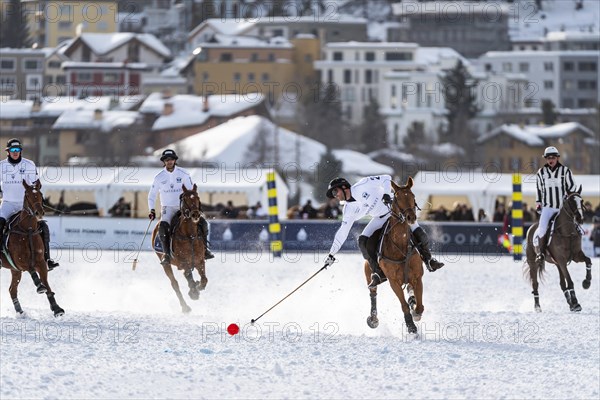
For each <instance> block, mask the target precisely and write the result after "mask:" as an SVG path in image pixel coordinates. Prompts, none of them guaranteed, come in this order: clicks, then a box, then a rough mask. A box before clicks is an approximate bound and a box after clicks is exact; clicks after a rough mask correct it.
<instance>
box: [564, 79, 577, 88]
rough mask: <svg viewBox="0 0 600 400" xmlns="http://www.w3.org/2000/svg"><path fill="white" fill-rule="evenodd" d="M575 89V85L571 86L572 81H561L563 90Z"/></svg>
mask: <svg viewBox="0 0 600 400" xmlns="http://www.w3.org/2000/svg"><path fill="white" fill-rule="evenodd" d="M574 87H575V85H574V84H573V81H572V80H570V79H565V80H564V81H563V89H565V90H568V89H573V88H574Z"/></svg>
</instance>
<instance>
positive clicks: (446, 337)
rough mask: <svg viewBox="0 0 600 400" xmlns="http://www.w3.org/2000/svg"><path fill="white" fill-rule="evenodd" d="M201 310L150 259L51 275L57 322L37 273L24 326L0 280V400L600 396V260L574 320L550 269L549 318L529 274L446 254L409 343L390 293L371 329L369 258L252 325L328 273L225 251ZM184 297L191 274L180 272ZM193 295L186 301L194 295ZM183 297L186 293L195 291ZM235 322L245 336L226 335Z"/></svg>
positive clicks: (94, 257)
mask: <svg viewBox="0 0 600 400" xmlns="http://www.w3.org/2000/svg"><path fill="white" fill-rule="evenodd" d="M219 257H220V258H218V259H215V260H213V261H210V262H209V264H208V267H207V273H208V278H209V283H208V287H207V290H206V291H205V292H203V293H202V294H201V298H200V300H198V301H191V300H188V304H189V305H190V306H191V307H192V308H193V311H192V313H191V314H189V315H183V314H181V312H180V307H179V304H178V302H177V300H176V298H175V295H174V293H173V291H172V289H171V287H170V285H169V283H168V280H167V278H166V276H165V275H164V273H163V271H162V268H161V267H160V266H159V264H158V263H157V261H156V258H155V256H154V255H153V254H151V253H143V254H141V256H140V263H139V265H138V268H137V270H136V271H135V272H134V271H132V270H131V259H132V258H133V257H132V255H131V254H126V253H123V252H121V253H115V252H104V253H102V254H97V253H95V252H91V251H90V252H79V251H76V252H74V253H73V254H67V253H66V252H65V253H63V254H61V256H60V261H61V267H60V268H59V269H57V270H55V271H53V272H51V273H50V277H51V283H52V285H53V290H54V291H55V292H56V298H57V301H58V302H59V304H60V305H61V306H62V307H63V308H64V309H65V310H66V314H65V316H64V317H62V318H59V319H55V318H54V317H53V316H52V314H51V312H50V310H49V307H48V305H47V302H46V298H45V296H43V295H38V294H36V293H35V291H34V289H33V284H32V283H31V280H30V279H29V277H27V276H25V277H24V279H23V282H22V283H21V287H20V289H21V291H20V299H21V304H22V305H23V308H24V309H25V310H26V313H27V316H26V317H21V318H17V317H15V314H14V310H13V307H12V303H11V301H10V298H9V295H8V285H9V282H10V273H9V271H8V270H5V269H4V270H2V271H1V274H0V328H1V331H0V334H1V335H0V345H1V346H0V350H1V351H0V397H1V398H3V399H9V398H28V399H38V398H44V399H69V398H87V399H99V398H114V399H125V398H127V399H129V398H181V399H184V398H311V399H312V398H367V397H369V398H598V396H599V395H600V337H599V336H600V334H599V328H600V320H599V315H600V312H599V311H600V295H599V293H600V291H599V289H598V287H599V285H598V282H599V260H598V258H596V259H594V267H593V271H592V272H593V274H594V277H593V280H592V287H591V289H590V290H587V291H584V290H583V289H582V288H581V281H582V280H583V277H584V275H585V273H584V271H585V268H584V266H583V265H579V264H577V265H574V266H571V271H572V275H573V278H574V281H575V282H576V285H577V286H576V292H577V295H578V297H579V301H580V303H581V305H582V306H583V311H582V312H581V313H578V314H573V313H571V312H569V310H568V306H567V304H566V302H565V301H564V297H563V295H562V293H561V291H560V289H559V287H558V276H557V272H556V269H555V268H554V267H553V266H550V265H549V268H548V276H547V279H546V283H545V284H544V285H542V286H541V305H542V308H543V310H544V311H543V312H542V313H541V314H536V313H535V312H533V298H532V296H531V294H530V292H531V288H530V286H529V284H528V283H527V282H526V281H525V280H524V279H523V278H522V264H521V263H516V262H514V261H513V260H512V259H511V258H509V257H503V258H485V257H482V256H468V255H462V256H452V257H451V256H447V257H445V258H444V261H445V262H446V263H447V265H446V267H444V268H443V269H442V270H440V271H437V272H435V273H428V272H426V273H425V274H426V275H425V285H426V287H425V301H424V303H425V314H424V316H423V319H422V320H421V322H420V323H417V325H418V327H419V332H420V337H419V338H417V339H411V338H409V337H408V335H407V334H406V328H405V326H404V321H403V317H402V314H401V311H400V307H399V304H398V301H397V299H396V298H395V296H394V295H393V293H392V291H391V290H390V289H389V287H388V285H387V284H384V285H383V287H382V288H381V289H380V294H379V316H380V320H381V323H380V326H379V328H377V329H376V330H372V329H370V328H368V327H367V325H366V323H365V319H366V317H367V315H368V312H369V296H368V291H367V289H366V287H365V282H364V278H363V275H362V271H361V267H360V264H361V262H360V257H359V256H358V255H355V254H341V255H340V256H339V262H338V263H337V264H335V265H334V266H333V267H331V268H329V269H327V270H324V271H322V272H321V273H320V274H318V275H317V276H316V277H315V278H314V279H313V280H311V281H310V282H309V283H307V284H306V285H305V286H304V287H303V288H302V289H300V290H299V291H298V292H296V293H295V294H294V295H292V296H291V297H290V298H288V299H287V300H285V301H284V302H283V303H281V304H280V305H279V306H277V307H276V308H275V309H273V311H271V312H269V313H268V314H266V315H265V316H264V317H262V318H261V319H260V320H259V321H258V322H257V323H256V325H255V326H254V327H252V326H251V325H250V324H249V321H250V320H251V319H252V318H256V317H257V316H259V315H260V314H261V313H262V312H263V311H265V310H266V309H268V308H269V307H270V306H271V305H273V304H274V303H276V302H277V301H278V300H279V299H281V298H282V297H283V296H285V295H286V294H287V293H289V292H290V291H291V290H293V289H294V288H295V287H296V286H298V285H299V284H300V283H302V282H303V281H304V280H305V279H307V278H308V277H309V276H311V275H312V274H313V273H314V272H316V271H317V270H318V269H319V268H320V267H321V261H322V260H323V259H324V254H304V255H302V256H300V257H298V258H295V257H293V256H292V255H288V256H287V260H276V261H271V260H269V257H268V256H267V255H265V254H263V255H260V254H256V253H247V254H233V253H229V254H221V255H219ZM177 277H178V279H179V282H180V284H181V286H182V289H184V288H185V287H186V285H185V283H184V279H183V276H182V275H181V274H180V273H179V274H178V275H177ZM185 292H187V290H185ZM186 299H187V295H186ZM230 323H237V324H239V325H240V326H241V328H242V330H241V332H240V334H238V335H236V336H230V335H228V334H227V331H226V327H227V326H228V325H229V324H230Z"/></svg>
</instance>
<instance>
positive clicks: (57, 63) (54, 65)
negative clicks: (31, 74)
mask: <svg viewBox="0 0 600 400" xmlns="http://www.w3.org/2000/svg"><path fill="white" fill-rule="evenodd" d="M60 65H61V62H60V61H49V62H48V68H54V69H59V68H60Z"/></svg>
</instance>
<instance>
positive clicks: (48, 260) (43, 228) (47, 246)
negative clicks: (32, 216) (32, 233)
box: [40, 221, 60, 271]
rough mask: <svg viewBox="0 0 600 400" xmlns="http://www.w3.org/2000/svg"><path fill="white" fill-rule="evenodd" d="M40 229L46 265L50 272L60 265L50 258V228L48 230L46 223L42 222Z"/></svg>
mask: <svg viewBox="0 0 600 400" xmlns="http://www.w3.org/2000/svg"><path fill="white" fill-rule="evenodd" d="M40 229H41V234H42V240H43V241H44V260H46V264H48V271H52V270H53V269H54V268H56V267H58V266H59V265H60V264H58V263H57V262H56V261H54V260H53V259H51V258H50V228H48V224H47V223H46V221H40Z"/></svg>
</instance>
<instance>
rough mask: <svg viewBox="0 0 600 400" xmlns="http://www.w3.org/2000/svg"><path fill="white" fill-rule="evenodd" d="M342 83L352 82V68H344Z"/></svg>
mask: <svg viewBox="0 0 600 400" xmlns="http://www.w3.org/2000/svg"><path fill="white" fill-rule="evenodd" d="M344 83H352V70H349V69H345V70H344Z"/></svg>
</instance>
